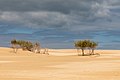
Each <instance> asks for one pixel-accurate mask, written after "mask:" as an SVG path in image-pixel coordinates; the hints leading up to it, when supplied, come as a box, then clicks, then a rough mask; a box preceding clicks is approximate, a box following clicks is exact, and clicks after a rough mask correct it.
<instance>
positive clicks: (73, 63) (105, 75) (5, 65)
mask: <svg viewBox="0 0 120 80" xmlns="http://www.w3.org/2000/svg"><path fill="white" fill-rule="evenodd" d="M86 53H87V52H86ZM95 53H99V54H100V55H92V56H78V54H77V51H76V50H75V49H49V55H46V54H35V53H32V52H29V51H22V50H18V52H17V53H13V51H12V49H11V48H4V47H1V48H0V80H120V50H96V51H95Z"/></svg>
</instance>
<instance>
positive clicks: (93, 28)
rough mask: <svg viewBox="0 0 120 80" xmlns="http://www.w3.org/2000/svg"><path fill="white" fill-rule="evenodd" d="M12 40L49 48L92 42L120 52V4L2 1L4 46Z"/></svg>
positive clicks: (105, 0) (114, 0)
mask: <svg viewBox="0 0 120 80" xmlns="http://www.w3.org/2000/svg"><path fill="white" fill-rule="evenodd" d="M12 39H18V40H28V41H32V42H40V44H41V46H42V47H48V48H74V42H75V41H77V40H83V39H90V40H93V41H96V42H98V43H99V46H98V49H120V0H0V46H3V47H4V46H6V47H10V41H11V40H12Z"/></svg>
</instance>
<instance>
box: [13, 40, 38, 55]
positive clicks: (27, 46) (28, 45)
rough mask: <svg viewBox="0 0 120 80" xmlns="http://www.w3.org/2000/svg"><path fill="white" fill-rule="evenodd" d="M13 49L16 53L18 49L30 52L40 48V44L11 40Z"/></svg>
mask: <svg viewBox="0 0 120 80" xmlns="http://www.w3.org/2000/svg"><path fill="white" fill-rule="evenodd" d="M11 44H12V48H13V50H14V52H15V53H17V50H18V48H22V50H28V51H33V49H36V48H38V47H39V46H40V44H39V43H35V44H34V43H32V42H30V41H24V40H16V39H14V40H11Z"/></svg>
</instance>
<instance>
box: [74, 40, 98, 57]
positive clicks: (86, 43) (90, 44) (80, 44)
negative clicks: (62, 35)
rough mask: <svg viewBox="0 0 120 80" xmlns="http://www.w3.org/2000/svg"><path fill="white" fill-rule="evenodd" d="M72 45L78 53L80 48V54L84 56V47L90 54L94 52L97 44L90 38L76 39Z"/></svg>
mask: <svg viewBox="0 0 120 80" xmlns="http://www.w3.org/2000/svg"><path fill="white" fill-rule="evenodd" d="M74 45H75V47H76V48H77V51H78V53H79V49H81V51H82V56H84V54H85V53H84V50H85V49H86V48H88V49H89V53H90V54H94V50H95V48H96V47H97V46H98V44H97V43H96V42H94V41H90V40H79V41H76V42H75V44H74Z"/></svg>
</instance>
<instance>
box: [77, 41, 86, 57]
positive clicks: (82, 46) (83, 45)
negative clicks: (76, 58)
mask: <svg viewBox="0 0 120 80" xmlns="http://www.w3.org/2000/svg"><path fill="white" fill-rule="evenodd" d="M87 44H88V43H87V40H80V41H77V42H75V47H76V48H77V49H78V50H79V49H81V51H82V56H84V50H85V48H86V46H87Z"/></svg>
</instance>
